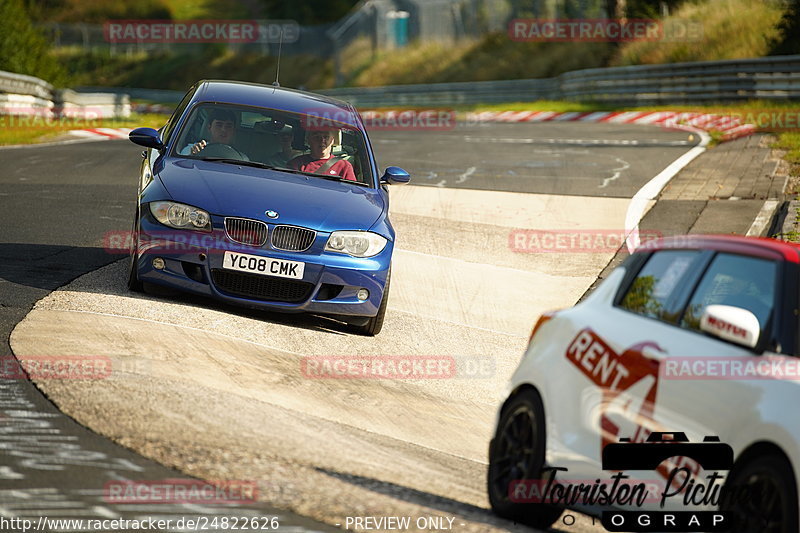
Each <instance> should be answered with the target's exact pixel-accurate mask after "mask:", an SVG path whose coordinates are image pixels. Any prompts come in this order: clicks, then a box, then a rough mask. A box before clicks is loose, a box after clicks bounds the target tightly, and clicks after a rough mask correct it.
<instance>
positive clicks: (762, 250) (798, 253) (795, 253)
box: [636, 235, 800, 263]
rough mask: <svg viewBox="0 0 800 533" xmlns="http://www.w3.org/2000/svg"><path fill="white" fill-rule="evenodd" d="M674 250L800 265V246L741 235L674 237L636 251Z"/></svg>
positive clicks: (657, 241) (655, 241)
mask: <svg viewBox="0 0 800 533" xmlns="http://www.w3.org/2000/svg"><path fill="white" fill-rule="evenodd" d="M674 248H684V249H686V248H688V249H692V250H717V251H720V252H733V253H739V254H744V255H753V256H758V257H768V258H775V256H776V255H778V256H780V257H782V258H783V260H784V261H789V262H790V263H800V244H796V243H792V242H786V241H779V240H777V239H768V238H765V237H744V236H742V235H675V236H672V237H664V238H662V239H655V240H652V241H648V242H647V243H645V244H643V245H642V246H641V247H639V248H637V249H636V251H637V252H639V251H652V250H663V249H674Z"/></svg>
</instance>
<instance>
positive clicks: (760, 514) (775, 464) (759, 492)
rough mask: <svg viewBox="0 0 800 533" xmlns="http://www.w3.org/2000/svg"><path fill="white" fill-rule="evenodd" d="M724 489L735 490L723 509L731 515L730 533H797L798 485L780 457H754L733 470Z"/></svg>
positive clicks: (787, 464) (790, 468) (789, 468)
mask: <svg viewBox="0 0 800 533" xmlns="http://www.w3.org/2000/svg"><path fill="white" fill-rule="evenodd" d="M726 486H728V487H730V488H731V489H732V490H733V491H734V492H733V494H734V496H733V498H732V501H731V500H727V501H724V503H723V506H722V508H723V509H724V510H725V511H727V512H729V513H731V515H732V518H733V528H732V529H731V531H732V532H734V533H796V532H797V531H798V517H797V511H798V509H797V485H796V483H795V479H794V474H793V470H792V465H791V464H789V462H788V461H787V460H786V459H784V458H783V457H781V456H780V455H765V456H761V457H757V458H755V459H752V460H750V461H748V462H747V463H745V464H743V465H741V466H736V467H734V470H733V471H732V472H731V474H730V475H729V479H728V482H727V483H726ZM739 491H741V492H739Z"/></svg>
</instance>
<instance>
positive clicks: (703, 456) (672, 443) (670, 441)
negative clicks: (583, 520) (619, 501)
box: [601, 432, 733, 532]
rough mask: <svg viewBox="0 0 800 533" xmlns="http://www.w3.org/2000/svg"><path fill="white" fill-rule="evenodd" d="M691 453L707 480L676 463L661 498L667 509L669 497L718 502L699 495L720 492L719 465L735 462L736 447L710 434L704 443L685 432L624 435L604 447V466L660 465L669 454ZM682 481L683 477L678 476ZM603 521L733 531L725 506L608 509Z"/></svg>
mask: <svg viewBox="0 0 800 533" xmlns="http://www.w3.org/2000/svg"><path fill="white" fill-rule="evenodd" d="M674 457H680V458H688V459H691V460H693V461H694V462H696V463H697V464H698V465H699V466H700V467H702V469H703V470H704V471H706V472H712V473H711V474H706V475H705V477H704V478H703V479H699V476H698V478H697V479H692V478H691V475H690V470H689V469H688V468H686V467H682V468H677V467H676V468H673V469H672V471H671V472H670V474H669V476H668V478H667V483H666V484H665V485H664V489H663V493H662V494H661V498H660V506H661V508H662V509H663V508H664V506H665V504H666V502H667V500H669V499H670V498H676V499H680V500H681V501H682V503H683V504H684V505H687V506H688V505H692V504H695V505H715V504H716V503H718V502H715V501H712V500H709V499H707V498H705V497H704V498H701V500H699V501H698V500H697V495H698V494H703V495H712V494H717V495H718V494H720V491H722V490H723V489H722V485H723V480H724V476H722V475H720V474H719V471H720V470H725V471H728V470H730V469H731V468H732V467H733V448H731V447H730V446H729V445H728V444H724V443H722V442H720V439H719V437H715V436H709V437H705V438H704V439H703V442H695V443H692V442H689V439H687V438H686V434H685V433H683V432H653V433H650V435H649V436H648V437H647V440H646V441H645V442H631V439H629V438H621V439H620V442H617V443H611V444H608V445H606V446H605V447H604V448H603V454H602V463H603V470H618V471H619V470H657V469H658V468H659V466H660V465H662V463H664V461H666V460H667V459H670V458H674ZM679 480H680V481H679ZM601 520H602V524H603V527H604V528H606V530H607V531H631V532H644V531H653V532H656V531H662V532H663V531H706V532H712V531H713V532H717V531H730V529H731V527H732V518H731V516H730V515H729V514H728V513H726V512H723V511H700V510H687V511H663V510H662V511H646V510H635V511H604V512H603V513H602V518H601Z"/></svg>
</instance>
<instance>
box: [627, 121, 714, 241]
mask: <svg viewBox="0 0 800 533" xmlns="http://www.w3.org/2000/svg"><path fill="white" fill-rule="evenodd" d="M684 129H688V128H684ZM692 130H694V132H695V133H697V134H698V135H699V136H700V144H698V145H697V146H695V147H694V148H692V149H691V150H689V151H688V152H686V153H685V154H683V155H682V156H680V157H679V158H678V159H676V160H675V161H673V162H672V163H670V164H669V166H667V168H665V169H664V170H662V171H661V172H659V173H658V174H656V176H655V177H653V179H651V180H650V181H648V182H647V183H645V184H644V186H643V187H642V188H641V189H639V190H638V191H637V192H636V194H635V195H633V198H631V202H630V203H629V204H628V210H627V212H626V214H625V233H626V234H627V235H628V238H627V239H625V243H626V244H627V246H628V251H629V252H632V251H633V250H634V249H636V248H637V247H638V246H639V244H641V240H640V239H639V222H640V221H641V220H642V217H644V211H645V209H646V208H647V204H648V203H649V202H650V201H651V200H654V199H655V198H656V197H657V196H658V195H659V194H660V193H661V190H662V189H663V188H664V187H665V186H666V185H667V183H669V180H671V179H672V178H673V177H675V175H676V174H677V173H678V172H680V171H681V170H682V169H683V168H684V167H685V166H686V165H688V164H689V163H691V162H692V161H693V160H694V159H695V158H696V157H697V156H699V155H700V154H702V153H703V152H705V151H706V146H708V143H709V142H710V141H711V137H710V136H709V135H708V133H706V132H704V131H703V130H698V129H695V128H692Z"/></svg>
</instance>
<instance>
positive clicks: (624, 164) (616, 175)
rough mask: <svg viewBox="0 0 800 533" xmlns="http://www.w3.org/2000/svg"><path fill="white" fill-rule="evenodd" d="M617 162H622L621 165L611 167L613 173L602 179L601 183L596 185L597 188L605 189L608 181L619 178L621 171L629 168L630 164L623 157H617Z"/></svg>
mask: <svg viewBox="0 0 800 533" xmlns="http://www.w3.org/2000/svg"><path fill="white" fill-rule="evenodd" d="M617 162H619V163H622V166H621V167H617V168H612V169H611V170H613V171H614V174H612V175H611V177H610V178H606V179H604V180H603V184H602V185H598V186H597V188H598V189H605V188H606V187H607V186H608V184H609V183H611V182H612V181H614V180H616V179H617V178H619V177H620V176H621V175H622V172H624V171H625V170H628V169H629V168H631V164H630V163H628V162H627V161H625V160H624V159H620V158H617Z"/></svg>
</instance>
